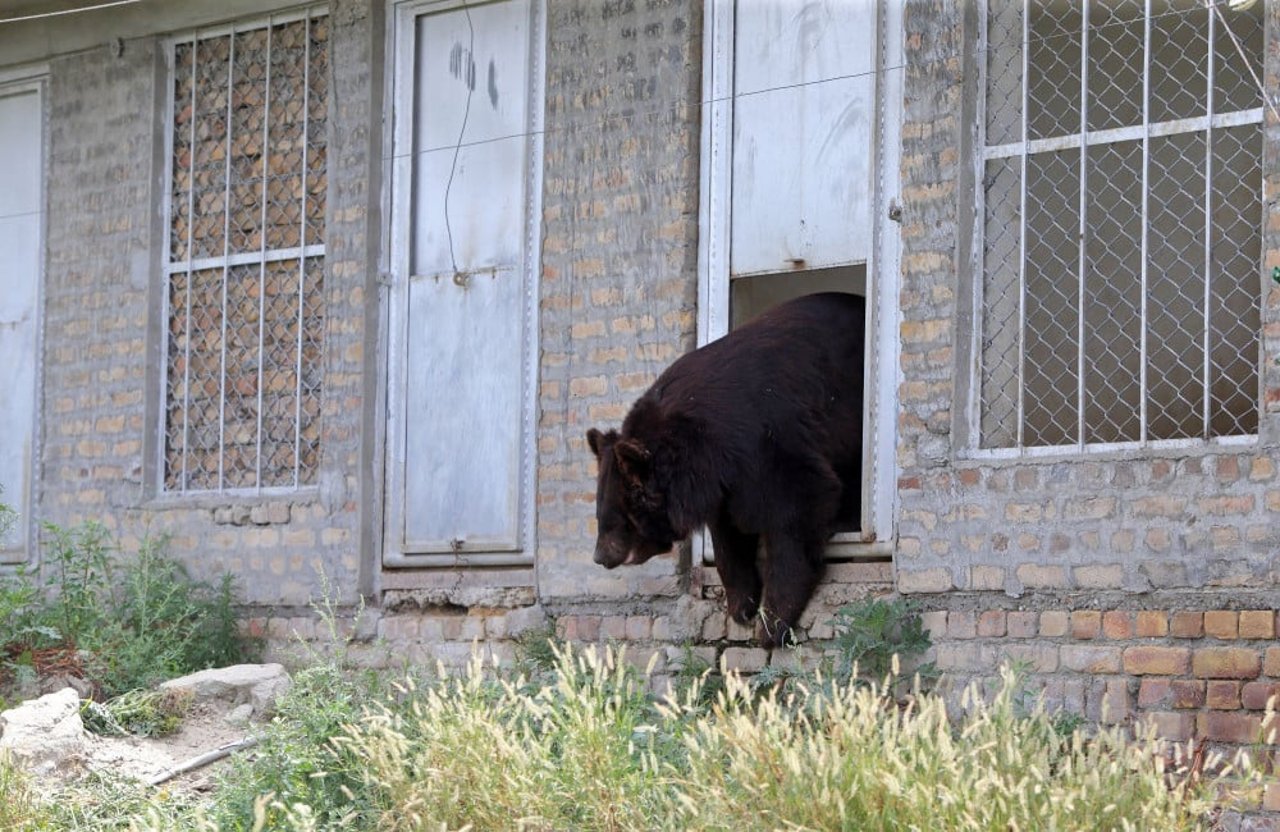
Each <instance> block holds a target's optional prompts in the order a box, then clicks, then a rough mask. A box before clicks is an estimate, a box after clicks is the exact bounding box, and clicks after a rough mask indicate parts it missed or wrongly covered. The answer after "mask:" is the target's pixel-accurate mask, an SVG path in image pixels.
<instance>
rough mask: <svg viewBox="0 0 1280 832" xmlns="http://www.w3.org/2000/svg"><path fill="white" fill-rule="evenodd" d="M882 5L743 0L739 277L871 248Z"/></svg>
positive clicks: (844, 0)
mask: <svg viewBox="0 0 1280 832" xmlns="http://www.w3.org/2000/svg"><path fill="white" fill-rule="evenodd" d="M876 27H877V5H876V4H875V3H871V2H848V0H818V1H816V2H813V1H811V2H772V3H746V4H740V6H739V8H738V10H737V16H736V19H735V21H734V47H733V51H734V68H733V72H734V76H733V77H734V94H735V96H736V97H735V99H734V102H733V133H734V135H733V163H732V164H733V170H732V177H733V185H732V188H733V195H732V199H733V213H732V218H731V224H732V230H731V234H732V239H731V243H730V251H731V254H730V260H731V262H730V271H731V273H732V274H733V275H745V274H759V273H765V272H778V271H782V270H783V269H788V268H793V267H803V268H806V269H821V268H827V267H830V266H839V265H846V264H849V263H858V262H866V261H867V260H869V259H870V256H871V242H872V241H871V234H872V216H871V202H872V197H873V194H874V190H873V185H874V181H873V178H872V170H873V163H874V148H875V141H874V135H875V133H874V130H875V115H876V107H875V101H876V84H875V75H874V70H875V67H876Z"/></svg>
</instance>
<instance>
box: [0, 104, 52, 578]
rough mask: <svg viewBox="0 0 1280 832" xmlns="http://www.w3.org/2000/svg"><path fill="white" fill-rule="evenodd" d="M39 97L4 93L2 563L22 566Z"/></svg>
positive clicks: (37, 247) (0, 125)
mask: <svg viewBox="0 0 1280 832" xmlns="http://www.w3.org/2000/svg"><path fill="white" fill-rule="evenodd" d="M40 99H41V95H40V91H39V88H38V87H31V86H28V87H25V88H17V89H13V90H11V91H8V92H6V90H5V89H4V88H2V87H0V159H4V160H5V162H4V164H0V252H3V256H0V390H2V391H4V393H3V395H0V425H3V426H4V429H3V430H0V488H3V491H2V492H0V502H4V503H6V504H8V505H9V506H12V507H13V508H14V509H16V510H17V511H18V512H19V514H20V519H19V522H18V523H16V524H15V525H14V527H13V528H12V529H10V530H9V531H8V532H7V533H6V534H4V535H3V536H0V563H3V562H7V561H15V560H25V558H26V539H27V534H26V532H27V529H28V528H30V526H29V523H28V517H29V514H30V505H29V502H30V499H29V498H30V493H31V470H32V464H33V460H32V451H33V445H34V441H35V428H36V423H35V413H36V400H35V397H36V365H37V357H38V356H37V348H38V344H39V339H38V325H37V324H38V314H39V308H38V305H37V302H38V299H39V284H40V253H41V240H42V234H41V225H42V224H41V216H42V215H41V203H42V188H41V176H42V171H43V169H44V166H43V163H42V156H41V123H42V118H41V110H42V108H41V101H40Z"/></svg>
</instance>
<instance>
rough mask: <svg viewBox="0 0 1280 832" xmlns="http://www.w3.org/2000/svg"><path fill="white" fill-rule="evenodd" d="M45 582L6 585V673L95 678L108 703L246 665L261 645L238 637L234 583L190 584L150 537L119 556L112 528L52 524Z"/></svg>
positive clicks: (2, 598)
mask: <svg viewBox="0 0 1280 832" xmlns="http://www.w3.org/2000/svg"><path fill="white" fill-rule="evenodd" d="M45 532H46V543H47V547H46V556H45V562H46V566H45V570H44V580H43V582H42V583H38V582H37V581H36V579H35V576H33V575H31V574H30V573H28V572H25V571H19V572H17V573H15V574H14V575H13V576H11V577H8V578H4V579H2V580H0V627H2V629H0V632H2V633H4V636H3V638H4V641H3V642H2V643H0V662H2V663H3V664H2V665H0V669H5V670H7V671H8V674H7V675H8V676H10V677H17V676H19V675H20V674H23V673H24V672H26V671H25V670H24V668H29V669H30V672H34V673H39V672H40V671H41V670H43V669H45V668H46V667H47V666H51V665H52V666H55V667H57V668H58V669H65V670H71V671H74V672H76V673H78V674H79V675H84V676H87V677H88V678H89V679H90V680H91V681H93V682H94V683H95V685H96V686H97V687H98V689H99V690H100V691H101V692H102V694H103V695H106V696H114V695H117V694H120V693H123V692H125V691H129V690H133V689H137V688H144V687H148V686H150V685H151V684H152V683H154V682H156V681H158V680H160V679H164V678H168V677H170V676H173V675H180V674H183V673H189V672H191V671H194V670H201V669H204V668H206V667H212V666H215V665H223V664H233V663H236V662H239V661H245V660H247V659H248V658H250V657H251V656H252V655H253V653H254V652H255V651H256V646H257V645H256V644H254V643H252V642H249V641H247V640H244V639H242V638H241V637H240V636H239V634H238V632H237V629H236V616H235V598H234V584H233V582H232V580H231V577H230V576H229V575H224V576H223V578H222V580H221V582H220V583H219V584H218V586H217V587H211V586H209V585H208V584H205V583H203V582H200V581H196V580H193V579H191V578H190V577H189V576H188V574H187V573H186V570H185V569H184V568H183V566H182V564H181V563H179V562H178V561H176V560H174V559H173V558H171V557H169V556H168V555H167V554H166V553H165V545H166V539H165V538H164V537H149V538H147V539H145V540H144V541H143V542H142V545H141V546H140V548H139V550H138V552H137V553H136V554H135V555H133V556H121V555H120V553H119V552H118V551H117V549H116V546H115V543H114V541H113V540H112V539H111V536H110V535H109V534H108V533H107V531H106V529H105V528H104V527H103V526H102V525H101V524H98V523H88V524H85V525H83V526H78V527H76V528H73V529H64V528H61V527H59V526H55V525H46V526H45Z"/></svg>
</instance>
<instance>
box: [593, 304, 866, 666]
mask: <svg viewBox="0 0 1280 832" xmlns="http://www.w3.org/2000/svg"><path fill="white" fill-rule="evenodd" d="M865 328H866V305H865V301H864V300H863V298H861V297H858V296H857V295H849V294H841V293H836V292H828V293H822V294H815V295H806V296H804V297H801V298H797V299H796V300H792V301H789V302H787V303H784V304H781V305H779V306H775V307H774V308H772V309H770V310H768V311H767V312H764V313H763V314H761V315H760V316H758V317H756V318H754V319H753V320H751V321H749V322H748V323H746V324H745V325H743V326H741V327H739V328H738V329H735V330H734V331H732V332H730V333H729V334H728V335H726V336H725V337H724V338H721V339H719V340H718V341H713V342H712V343H710V344H707V345H706V346H705V347H702V348H700V349H697V350H694V351H693V352H690V353H687V354H685V355H684V356H681V357H680V358H679V359H677V360H676V361H675V363H673V364H672V365H671V366H670V367H668V368H667V370H666V372H664V373H663V374H662V375H661V376H659V377H658V380H657V381H655V382H654V383H653V386H652V387H650V388H649V389H648V390H647V391H646V392H645V393H644V395H642V396H641V397H640V398H639V399H638V400H637V401H636V403H635V405H633V406H632V408H631V410H630V412H629V413H628V414H627V417H626V419H625V420H624V421H623V423H622V430H621V431H616V430H611V431H609V432H607V433H601V432H600V431H598V430H596V429H595V428H592V429H591V430H589V431H588V432H587V443H588V444H589V445H590V446H591V451H592V453H594V454H595V455H596V459H597V460H598V462H599V481H598V483H597V489H596V519H597V522H598V527H599V529H598V531H599V536H598V538H597V540H596V550H595V561H596V563H599V564H601V565H603V566H605V567H608V568H609V569H613V568H614V567H616V566H620V565H623V564H637V563H643V562H645V561H646V560H648V559H649V558H651V557H653V556H654V555H657V554H661V553H663V552H667V551H669V550H670V549H671V548H672V547H673V546H674V545H675V543H676V542H677V541H679V540H682V539H684V538H685V537H687V536H689V535H690V534H691V533H692V532H693V531H695V530H696V529H698V528H699V527H701V526H702V525H704V524H705V525H706V526H708V527H709V528H710V530H711V540H712V543H713V544H714V546H715V562H716V569H717V570H718V571H719V573H720V579H721V581H722V582H723V583H724V589H725V597H726V600H727V603H728V608H729V614H730V615H732V616H733V618H734V619H735V620H736V621H738V622H739V623H742V624H746V623H747V622H749V621H750V620H751V619H752V618H754V617H755V615H756V613H757V611H760V610H763V612H762V614H761V630H762V633H761V640H762V642H763V643H764V644H765V645H767V646H777V645H779V644H782V643H784V642H785V641H786V640H787V638H788V637H789V635H790V630H791V628H792V627H793V626H795V624H796V621H797V620H798V619H799V617H800V614H801V613H802V612H803V611H804V608H805V605H806V604H808V603H809V598H810V597H811V596H812V594H813V590H814V587H816V586H817V583H818V579H819V578H820V577H821V576H822V570H823V565H824V559H823V550H824V549H825V547H826V543H827V541H828V540H829V539H830V538H831V535H832V534H833V533H834V532H835V531H836V530H837V528H838V526H840V525H851V526H852V527H854V528H856V527H857V519H858V517H859V515H860V511H859V510H860V505H861V481H862V368H863V357H864V351H865V346H864V335H865ZM761 540H763V541H764V545H765V553H766V558H765V567H764V574H763V575H761V571H760V569H759V567H758V566H757V563H756V555H757V551H758V549H759V544H760V541H761ZM762 602H763V607H762V606H761V603H762Z"/></svg>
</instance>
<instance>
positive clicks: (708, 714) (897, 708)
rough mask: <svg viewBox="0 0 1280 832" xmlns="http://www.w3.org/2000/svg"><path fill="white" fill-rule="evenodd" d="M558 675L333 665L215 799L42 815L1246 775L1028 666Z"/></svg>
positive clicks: (1048, 815) (621, 668) (1212, 792)
mask: <svg viewBox="0 0 1280 832" xmlns="http://www.w3.org/2000/svg"><path fill="white" fill-rule="evenodd" d="M536 678H537V681H531V680H530V678H529V677H525V676H522V675H519V674H514V675H507V674H506V673H504V672H503V671H500V670H498V669H496V668H494V667H493V666H490V665H485V664H484V663H482V662H481V661H480V660H479V659H476V660H474V661H473V662H472V663H471V665H470V666H469V667H468V668H467V669H466V670H465V672H461V673H458V674H456V675H449V674H445V673H444V672H443V671H441V672H440V674H439V678H436V679H433V680H422V681H417V682H412V681H411V682H408V683H404V684H400V685H397V686H391V685H388V684H387V683H386V681H385V680H383V681H381V682H375V681H374V680H372V679H369V678H364V679H363V680H360V679H357V680H351V679H349V678H348V677H346V676H345V675H343V674H338V673H337V672H336V670H335V668H333V667H324V666H321V667H316V668H313V669H312V670H311V671H309V672H307V673H302V674H299V676H298V682H297V684H296V685H295V691H293V692H291V693H290V696H289V698H288V699H287V700H286V701H285V702H284V703H282V707H281V710H280V713H279V715H278V716H277V718H276V720H275V721H274V722H273V723H272V724H271V725H270V726H269V727H268V728H267V730H266V736H264V738H263V744H262V746H261V747H260V750H259V752H258V753H257V755H256V756H249V757H245V758H243V759H241V760H240V761H239V762H238V763H237V764H236V765H235V766H233V767H231V768H229V769H224V771H223V772H222V773H221V774H220V775H219V777H218V778H217V782H216V785H215V788H214V790H213V791H212V793H211V794H210V796H209V797H208V798H207V799H205V800H202V801H201V802H200V803H201V805H199V806H195V805H193V804H192V802H191V801H186V800H173V799H168V800H164V799H161V798H159V797H156V798H153V799H152V800H151V804H150V805H149V806H147V807H144V808H139V807H138V805H137V804H136V803H134V802H131V801H120V799H119V797H117V796H114V795H113V800H115V801H117V802H116V805H122V804H123V805H124V806H127V807H128V808H127V809H124V810H122V811H121V812H120V813H118V814H117V815H115V816H114V817H112V816H110V815H107V814H98V815H96V818H97V820H95V821H94V822H93V823H83V824H75V825H74V826H60V825H59V824H58V822H57V821H58V820H59V815H58V811H59V810H58V809H57V807H56V806H55V807H53V808H52V809H47V808H46V809H45V810H41V811H50V812H52V814H49V815H46V817H47V818H52V821H51V822H50V823H49V824H47V825H45V826H40V825H38V823H37V824H31V823H29V824H28V826H27V828H33V829H34V828H41V829H43V828H54V829H56V828H79V829H112V828H131V829H137V830H146V831H147V832H151V831H152V830H156V831H158V830H165V832H175V831H176V830H200V831H201V832H218V831H219V830H222V831H223V832H225V830H254V832H257V830H295V832H298V831H299V830H313V829H314V830H338V829H356V830H362V829H370V830H375V829H376V830H387V832H401V831H402V830H403V832H410V830H431V832H437V830H463V829H467V830H472V832H481V831H482V830H498V829H501V830H507V829H522V830H539V831H541V830H566V831H568V830H575V832H576V830H585V831H586V832H593V831H595V830H599V831H600V832H606V831H607V832H613V831H614V830H618V832H622V831H624V830H667V829H688V830H774V829H787V830H832V829H834V830H860V831H861V830H866V831H867V832H872V831H873V830H948V832H950V831H951V830H962V831H963V830H974V831H975V832H1012V831H1013V830H1157V829H1158V830H1162V832H1165V831H1168V832H1180V830H1193V829H1207V828H1208V823H1207V821H1206V818H1207V817H1208V814H1209V812H1210V810H1211V808H1212V806H1213V800H1214V798H1221V796H1222V794H1223V793H1224V792H1223V791H1222V790H1223V789H1225V788H1226V787H1227V785H1228V781H1225V780H1223V779H1221V778H1222V774H1213V775H1212V776H1206V777H1204V778H1203V779H1199V780H1197V779H1195V778H1191V777H1188V776H1186V773H1185V772H1181V771H1179V770H1177V768H1176V767H1174V766H1172V765H1171V764H1169V763H1168V762H1167V761H1168V760H1169V759H1170V758H1171V757H1172V756H1173V754H1172V752H1173V751H1174V749H1172V748H1171V747H1170V746H1168V745H1167V744H1165V743H1163V742H1161V741H1160V740H1157V739H1155V738H1154V737H1152V736H1150V735H1149V734H1147V733H1146V732H1143V731H1139V732H1138V736H1137V737H1136V738H1130V737H1128V736H1126V734H1125V733H1124V732H1123V731H1121V730H1119V729H1103V730H1099V731H1097V732H1093V733H1085V732H1082V731H1077V732H1075V733H1073V734H1071V735H1069V736H1066V735H1064V734H1063V732H1062V731H1060V730H1057V728H1056V727H1055V722H1054V720H1053V719H1052V718H1051V716H1050V715H1048V714H1046V713H1044V712H1042V711H1040V710H1038V709H1034V708H1033V709H1032V710H1031V712H1030V713H1028V712H1027V710H1026V709H1025V707H1024V706H1023V704H1022V703H1021V700H1022V698H1023V697H1022V695H1021V691H1020V683H1019V680H1018V678H1017V677H1016V675H1015V674H1014V673H1012V672H1011V671H1006V672H1005V674H1004V676H1003V678H1002V685H1001V687H1000V689H999V691H998V692H997V693H996V695H995V696H994V698H991V699H983V698H981V697H979V696H978V695H977V693H976V692H974V691H971V692H970V693H969V694H968V695H967V696H966V701H965V703H964V704H965V706H966V708H967V709H968V710H967V713H966V715H965V716H964V717H963V718H962V719H959V720H950V719H948V716H947V713H946V711H945V708H944V705H943V702H942V700H941V699H940V698H938V697H935V696H933V695H931V694H927V693H917V694H916V695H914V696H911V697H908V699H907V704H905V705H904V704H901V702H900V700H899V698H897V697H896V696H895V695H894V694H895V692H896V691H898V690H900V688H901V685H900V683H899V682H898V680H896V679H894V678H893V677H892V675H890V676H888V677H887V678H886V680H885V681H884V682H883V683H881V684H865V683H858V682H856V681H852V680H850V681H848V682H843V683H834V684H833V683H831V682H829V681H828V680H825V679H818V680H816V684H813V685H808V684H807V683H805V682H801V683H800V684H797V685H795V686H790V687H785V688H784V687H772V688H768V689H765V690H762V689H761V688H760V687H759V686H753V685H751V684H749V683H748V681H746V680H743V679H741V678H739V677H737V676H733V675H730V676H728V677H726V679H725V681H724V686H723V688H722V689H721V690H720V692H719V693H718V694H717V695H716V697H715V698H714V699H713V700H712V701H711V703H710V704H708V702H707V697H706V696H704V695H703V691H702V690H701V686H700V683H697V682H695V683H694V684H693V685H692V686H690V687H689V688H687V689H685V690H684V691H682V692H681V693H680V694H679V695H677V696H676V697H674V698H671V699H668V700H666V701H664V702H661V703H658V702H654V701H653V700H652V699H651V698H650V697H649V696H648V695H647V694H646V693H645V691H646V681H647V677H646V674H645V672H644V671H642V670H639V669H637V668H635V667H633V666H632V665H630V664H629V663H628V662H627V661H626V660H625V658H624V657H623V656H621V655H620V654H618V653H615V652H613V651H611V650H604V651H597V650H593V649H590V648H588V649H587V650H584V651H571V650H568V649H565V648H557V649H556V652H555V658H554V664H553V666H552V668H551V670H550V671H549V672H547V673H545V674H540V675H539V676H538V677H536ZM1240 774H1241V773H1240V772H1235V773H1234V774H1233V776H1235V777H1237V778H1238V779H1236V780H1233V781H1231V788H1232V789H1236V790H1241V789H1244V788H1246V787H1247V788H1248V789H1250V790H1251V791H1250V794H1251V796H1252V797H1253V798H1255V799H1256V784H1257V783H1258V782H1259V777H1260V776H1259V775H1257V774H1256V773H1254V772H1248V771H1246V772H1244V775H1246V776H1244V777H1243V778H1242V779H1239V778H1240ZM14 782H17V783H19V788H20V787H21V784H20V781H14ZM5 789H6V786H5V785H4V778H3V777H0V806H3V805H6V802H7V801H9V800H10V799H11V797H12V794H10V793H6V791H5ZM16 794H18V796H21V795H22V792H21V791H18V792H16ZM60 800H63V802H66V803H74V802H75V801H73V800H68V799H66V798H60ZM98 802H99V803H100V804H101V803H103V801H98ZM87 803H88V801H85V800H81V801H80V805H82V806H83V805H87ZM14 805H15V806H19V804H16V803H15V804H14ZM22 805H23V806H27V808H19V811H20V812H22V813H23V815H25V816H28V817H29V816H30V815H31V813H32V812H33V811H35V810H33V809H31V808H29V804H22ZM1255 805H1256V804H1255ZM99 821H101V824H100V825H97V824H98V822H99ZM19 828H21V827H19Z"/></svg>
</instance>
